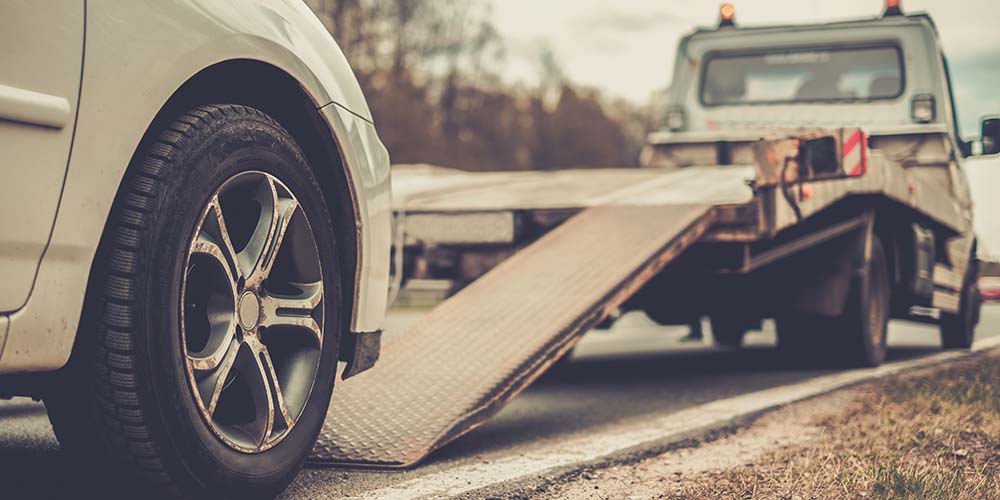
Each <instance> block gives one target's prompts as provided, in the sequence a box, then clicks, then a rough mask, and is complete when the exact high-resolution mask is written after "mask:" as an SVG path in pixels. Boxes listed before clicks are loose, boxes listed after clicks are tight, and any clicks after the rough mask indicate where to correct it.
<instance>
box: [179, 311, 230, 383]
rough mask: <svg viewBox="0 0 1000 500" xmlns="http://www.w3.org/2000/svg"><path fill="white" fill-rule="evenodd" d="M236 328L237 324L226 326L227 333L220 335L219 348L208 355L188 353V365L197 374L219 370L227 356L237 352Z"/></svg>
mask: <svg viewBox="0 0 1000 500" xmlns="http://www.w3.org/2000/svg"><path fill="white" fill-rule="evenodd" d="M236 328H237V326H236V323H235V322H233V321H230V322H229V323H228V324H227V325H226V326H225V329H226V331H225V332H224V333H221V334H220V335H222V339H221V341H220V342H219V345H218V347H217V348H216V349H215V350H214V351H213V352H211V353H209V354H208V355H205V356H197V355H192V354H191V353H188V355H187V358H188V364H190V365H191V369H192V370H194V371H196V372H210V371H213V370H215V369H217V368H219V367H220V365H222V363H223V361H224V360H225V359H226V355H227V354H229V352H230V351H233V350H235V348H234V347H233V340H234V339H235V338H236Z"/></svg>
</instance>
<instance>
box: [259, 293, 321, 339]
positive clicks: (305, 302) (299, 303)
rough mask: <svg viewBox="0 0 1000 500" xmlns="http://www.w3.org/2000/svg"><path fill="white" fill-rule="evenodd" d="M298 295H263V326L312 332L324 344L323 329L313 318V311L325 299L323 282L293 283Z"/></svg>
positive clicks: (314, 337)
mask: <svg viewBox="0 0 1000 500" xmlns="http://www.w3.org/2000/svg"><path fill="white" fill-rule="evenodd" d="M292 285H294V286H295V287H297V288H299V290H300V291H301V292H300V293H299V294H297V295H287V294H268V295H264V296H263V297H261V311H262V317H261V320H260V321H261V322H260V324H261V326H263V327H265V328H269V327H275V326H288V327H294V328H297V329H304V330H307V331H308V332H310V333H311V335H312V337H313V339H314V340H315V342H316V344H317V345H323V330H322V329H321V328H320V326H319V323H318V322H317V321H316V320H315V319H313V316H312V314H313V311H315V310H316V308H317V307H319V304H320V302H322V300H323V282H322V281H317V282H314V283H293V284H292Z"/></svg>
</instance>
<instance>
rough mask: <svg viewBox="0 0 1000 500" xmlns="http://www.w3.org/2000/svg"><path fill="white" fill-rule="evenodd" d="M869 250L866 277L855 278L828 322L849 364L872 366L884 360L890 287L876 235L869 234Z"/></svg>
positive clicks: (887, 267) (880, 244)
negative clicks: (841, 306)
mask: <svg viewBox="0 0 1000 500" xmlns="http://www.w3.org/2000/svg"><path fill="white" fill-rule="evenodd" d="M871 252H872V253H871V259H869V261H868V269H867V271H866V272H865V273H864V276H867V279H865V277H864V276H862V277H859V278H857V279H855V283H854V285H853V286H852V287H851V292H850V295H849V296H848V298H847V305H846V309H845V311H844V313H843V314H842V315H841V316H840V317H838V318H834V320H833V321H832V322H831V323H830V328H831V330H830V333H831V334H833V335H834V336H835V337H834V338H833V339H831V340H833V341H835V342H836V343H837V345H838V347H840V349H839V351H840V352H841V353H842V358H841V359H842V360H843V361H844V363H845V364H847V365H850V366H867V367H873V366H878V365H880V364H882V362H883V361H885V355H886V335H887V333H888V330H889V307H890V299H891V293H892V289H891V284H890V282H889V265H888V261H887V260H886V256H885V249H884V248H883V247H882V241H881V240H880V239H879V237H878V236H876V235H873V236H872V248H871Z"/></svg>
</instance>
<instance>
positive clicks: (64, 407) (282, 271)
mask: <svg viewBox="0 0 1000 500" xmlns="http://www.w3.org/2000/svg"><path fill="white" fill-rule="evenodd" d="M326 207H327V204H326V203H325V201H324V198H323V194H322V192H321V190H320V188H319V186H318V184H317V181H316V179H315V177H314V175H313V174H312V172H311V170H310V168H309V165H308V163H307V161H306V159H305V157H304V156H303V154H302V152H301V151H300V149H299V148H298V146H297V145H296V143H295V141H294V140H293V139H292V137H291V136H290V135H289V134H288V132H286V131H285V130H284V129H283V128H282V127H281V126H280V125H279V124H278V123H277V122H275V121H274V120H272V119H271V118H270V117H268V116H267V115H265V114H264V113H262V112H260V111H258V110H255V109H252V108H248V107H244V106H236V105H218V106H203V107H199V108H196V109H193V110H191V111H190V112H188V113H185V114H184V115H182V116H180V117H179V118H177V119H176V120H175V121H174V122H173V123H171V124H170V125H169V126H167V127H166V128H165V129H164V130H163V131H162V132H161V133H160V134H159V136H158V137H157V138H156V139H155V140H153V141H150V142H149V143H148V145H147V146H146V147H145V150H144V151H142V152H141V153H140V154H139V156H138V157H137V159H136V163H135V164H134V165H133V166H132V167H130V169H129V171H128V173H127V174H126V178H125V180H124V184H123V187H122V189H121V192H120V193H119V196H118V198H117V199H116V201H115V204H114V207H113V209H112V214H111V217H110V220H109V225H108V228H107V229H106V232H105V238H104V240H103V242H102V247H101V249H100V250H99V253H98V255H97V257H96V259H95V262H94V268H93V269H94V270H93V272H92V277H91V287H90V290H89V291H88V297H87V306H86V310H85V312H84V318H83V321H82V323H81V329H80V331H79V334H78V341H77V344H78V345H77V346H76V349H75V352H74V356H73V359H72V360H71V362H70V364H69V365H68V366H67V368H66V369H65V370H63V373H62V374H60V376H61V377H62V380H61V381H60V382H59V383H58V384H55V385H54V387H53V389H52V390H51V391H50V393H49V394H48V395H47V396H46V398H45V400H46V405H47V408H48V411H49V418H50V420H51V421H52V424H53V428H54V430H55V432H56V435H57V437H58V438H59V441H60V443H61V444H62V445H63V447H64V448H65V449H67V451H68V452H70V453H71V454H73V455H76V456H78V457H82V458H85V459H86V460H87V461H89V464H87V465H90V466H94V467H90V468H91V469H93V470H99V471H101V474H102V475H105V476H107V477H114V478H123V479H125V478H134V479H137V480H138V481H134V482H132V481H130V483H134V484H138V485H140V487H142V488H144V489H148V490H150V491H154V492H156V493H158V494H160V495H165V496H183V497H200V498H269V497H273V496H275V495H276V494H277V493H278V492H279V491H280V490H281V489H283V488H284V487H285V486H287V485H288V483H289V482H290V481H291V480H292V478H293V477H294V476H295V474H296V473H297V472H298V470H299V468H300V467H301V465H302V463H303V461H304V460H305V458H306V456H307V454H308V452H309V451H310V450H311V449H312V447H313V445H314V443H315V440H316V436H317V434H318V433H319V430H320V428H321V426H322V424H323V420H324V417H325V415H326V410H327V405H328V404H329V400H330V395H331V392H332V390H333V380H334V377H335V371H336V363H337V346H338V337H339V324H340V304H341V295H340V288H339V283H340V279H339V269H338V267H337V265H338V256H337V248H336V244H335V240H334V233H333V227H332V222H331V217H330V214H329V213H328V211H327V209H326Z"/></svg>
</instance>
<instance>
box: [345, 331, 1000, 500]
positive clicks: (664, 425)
mask: <svg viewBox="0 0 1000 500" xmlns="http://www.w3.org/2000/svg"><path fill="white" fill-rule="evenodd" d="M996 347H1000V337H991V338H987V339H983V340H981V341H977V342H976V345H975V347H974V348H973V352H981V351H984V350H988V349H992V348H996ZM967 356H969V353H966V352H958V351H951V352H942V353H940V354H935V355H933V356H928V357H925V358H920V359H914V360H909V361H901V362H898V363H892V364H889V365H883V366H881V367H879V368H866V369H856V370H849V371H844V372H839V373H835V374H831V375H824V376H820V377H816V378H814V379H810V380H807V381H804V382H800V383H797V384H791V385H786V386H782V387H776V388H773V389H767V390H763V391H758V392H753V393H749V394H744V395H742V396H737V397H733V398H728V399H720V400H717V401H713V402H711V403H707V404H704V405H700V406H696V407H693V408H689V409H686V410H682V411H679V412H676V413H671V414H669V415H662V416H657V417H654V418H651V419H649V420H645V421H641V422H639V423H630V424H629V425H628V426H627V427H623V428H620V429H611V430H609V431H602V432H599V433H595V434H593V435H590V436H587V437H584V438H577V439H571V440H568V441H565V442H563V443H560V445H559V448H558V449H553V450H539V451H536V452H527V453H523V454H519V455H517V456H511V457H507V458H502V459H498V460H495V461H493V462H490V463H488V464H472V465H465V466H461V467H455V468H452V469H448V470H444V471H441V472H436V473H432V474H427V475H424V476H420V477H417V478H414V479H412V480H409V481H405V482H402V483H399V484H396V485H394V486H390V487H386V488H382V489H378V490H373V491H370V492H367V493H365V494H363V495H360V496H356V497H351V498H352V499H359V500H360V499H364V500H369V499H391V500H424V499H438V498H450V497H454V496H457V495H461V494H464V493H469V492H472V491H475V490H478V489H481V488H486V487H489V486H493V485H497V484H500V483H504V482H507V481H514V480H518V479H527V478H530V477H542V476H545V475H546V474H554V473H557V472H559V471H561V470H565V469H567V468H571V467H573V466H576V465H579V464H586V463H593V462H599V461H601V460H602V459H607V458H611V457H615V456H622V455H624V454H627V453H629V452H631V451H637V450H640V449H642V448H648V447H652V446H655V445H658V444H663V443H668V442H671V441H674V440H676V439H678V438H679V437H681V436H685V435H689V434H690V433H692V432H695V431H700V430H708V429H712V428H718V427H722V426H725V425H727V424H730V423H731V422H733V421H734V420H736V419H739V418H742V417H746V416H749V415H753V414H756V413H759V412H762V411H766V410H770V409H774V408H777V407H780V406H784V405H787V404H789V403H794V402H796V401H801V400H803V399H806V398H810V397H813V396H817V395H820V394H824V393H827V392H830V391H833V390H835V389H840V388H843V387H846V386H849V385H852V384H856V383H859V382H864V381H868V380H872V379H877V378H881V377H885V376H887V375H892V374H896V373H899V372H902V371H906V370H912V369H915V368H922V367H926V366H930V365H934V364H937V363H941V362H944V361H951V360H956V359H960V358H963V357H967Z"/></svg>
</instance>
